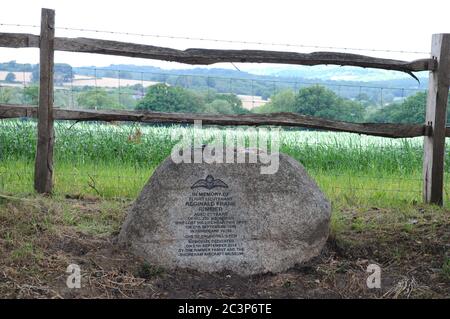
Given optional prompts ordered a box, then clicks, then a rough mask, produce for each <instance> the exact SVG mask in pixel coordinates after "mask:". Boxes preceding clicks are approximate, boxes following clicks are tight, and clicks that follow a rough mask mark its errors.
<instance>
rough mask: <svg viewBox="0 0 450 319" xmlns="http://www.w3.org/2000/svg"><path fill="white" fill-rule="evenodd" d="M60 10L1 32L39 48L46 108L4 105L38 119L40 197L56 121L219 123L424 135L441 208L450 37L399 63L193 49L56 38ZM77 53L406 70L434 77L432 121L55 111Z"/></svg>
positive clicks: (429, 192)
mask: <svg viewBox="0 0 450 319" xmlns="http://www.w3.org/2000/svg"><path fill="white" fill-rule="evenodd" d="M54 20H55V12H54V11H53V10H49V9H42V20H41V34H40V35H34V34H22V33H0V47H9V48H29V47H35V48H39V49H40V71H41V73H40V95H39V107H33V106H17V105H15V106H13V105H0V119H1V118H14V117H23V116H26V117H37V118H38V143H37V145H38V146H37V152H36V168H35V188H36V190H37V191H38V192H40V193H50V192H51V191H52V183H51V181H52V174H53V121H54V120H55V119H57V120H76V121H138V122H148V123H192V122H193V121H194V120H202V122H203V123H204V124H216V125H280V126H301V127H307V128H315V129H326V130H333V131H343V132H352V133H360V134H368V135H376V136H385V137H392V138H398V137H416V136H424V169H423V172H424V178H423V181H424V183H423V184H424V189H423V195H424V201H425V202H427V203H435V204H440V205H442V203H443V180H444V178H443V176H444V156H445V137H446V136H447V137H449V136H450V128H448V127H446V114H447V99H448V91H449V84H450V83H449V82H450V34H435V35H433V39H432V54H431V57H429V58H426V59H420V60H415V61H400V60H392V59H384V58H376V57H370V56H365V55H358V54H349V53H339V52H313V53H298V52H280V51H263V50H215V49H186V50H176V49H172V48H165V47H158V46H152V45H143V44H135V43H126V42H119V41H110V40H102V39H91V38H60V37H54V28H55V26H54ZM55 50H56V51H70V52H83V53H96V54H108V55H117V56H127V57H139V58H147V59H157V60H164V61H173V62H180V63H186V64H202V65H208V64H213V63H219V62H251V63H280V64H295V65H319V64H334V65H342V66H344V65H348V66H359V67H365V68H366V67H368V68H378V69H385V70H395V71H400V72H405V73H407V74H409V75H411V76H412V77H414V78H415V79H417V77H416V76H415V75H414V74H413V72H417V71H430V76H429V79H430V80H429V90H428V98H427V108H426V123H425V124H424V125H417V124H380V123H347V122H339V121H331V120H325V119H319V118H314V117H308V116H302V115H298V114H293V113H276V114H270V115H264V114H250V115H248V114H245V115H209V114H182V113H159V112H133V111H92V110H72V109H61V108H53V52H54V51H55Z"/></svg>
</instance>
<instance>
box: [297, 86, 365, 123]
mask: <svg viewBox="0 0 450 319" xmlns="http://www.w3.org/2000/svg"><path fill="white" fill-rule="evenodd" d="M293 109H294V112H296V113H299V114H303V115H310V116H315V117H320V118H325V119H331V120H338V121H348V122H360V121H362V120H363V116H364V108H363V107H362V106H361V105H360V104H359V103H357V102H353V101H350V100H348V99H344V98H341V97H339V96H338V95H337V94H336V93H334V92H333V91H331V90H329V89H327V88H325V87H323V86H320V85H313V86H310V87H307V88H302V89H300V90H299V92H298V94H297V95H296V97H295V103H294V107H293Z"/></svg>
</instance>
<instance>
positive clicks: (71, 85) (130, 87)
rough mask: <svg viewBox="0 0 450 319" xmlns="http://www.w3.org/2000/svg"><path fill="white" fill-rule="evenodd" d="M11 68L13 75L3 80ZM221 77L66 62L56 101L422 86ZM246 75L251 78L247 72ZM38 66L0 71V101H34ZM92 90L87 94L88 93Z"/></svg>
mask: <svg viewBox="0 0 450 319" xmlns="http://www.w3.org/2000/svg"><path fill="white" fill-rule="evenodd" d="M9 73H12V74H14V78H15V80H14V81H9V82H8V81H6V77H7V75H8V74H9ZM244 75H245V76H246V77H238V76H234V77H224V76H211V75H198V74H183V73H181V74H180V73H179V72H177V71H172V72H144V71H133V70H120V69H111V68H88V67H78V68H74V69H72V68H70V67H68V68H67V69H66V70H64V71H58V70H56V71H55V104H56V105H57V106H60V107H65V108H93V109H101V108H104V109H111V108H118V109H133V108H134V107H135V106H136V104H137V103H138V102H139V100H141V99H142V98H143V97H144V96H145V94H146V92H147V90H148V88H149V87H151V86H153V85H156V84H160V83H164V84H167V85H168V86H175V87H181V88H184V89H188V90H192V91H196V92H201V93H204V94H211V93H222V94H234V95H237V97H238V98H239V99H240V100H241V102H242V106H243V107H244V108H245V109H247V110H252V109H255V108H257V107H261V106H263V105H265V104H266V103H268V102H269V101H270V99H271V97H273V96H274V95H275V94H277V93H279V92H281V91H284V90H292V91H294V92H297V91H298V90H300V89H302V88H306V87H310V86H313V85H321V86H324V87H326V88H328V89H330V90H331V91H333V92H334V93H335V94H337V95H338V96H340V97H342V98H346V99H349V100H352V101H356V102H358V103H360V104H361V105H363V106H368V105H371V106H376V107H383V106H386V105H389V104H391V103H396V102H402V101H403V100H404V99H406V98H407V97H408V96H411V95H414V94H416V93H417V92H426V88H424V87H421V85H419V86H417V85H411V87H387V86H374V85H360V84H358V85H356V84H346V83H334V82H333V81H305V80H303V81H298V80H294V79H288V80H280V79H275V78H274V77H269V76H268V77H266V78H251V75H249V74H247V73H245V74H244ZM249 77H250V78H249ZM37 81H38V72H37V71H34V72H32V71H28V72H27V71H23V72H8V71H0V102H2V103H10V104H32V105H37V87H38V82H37ZM88 92H91V94H90V96H91V99H89V100H88V101H87V100H86V94H87V93H88Z"/></svg>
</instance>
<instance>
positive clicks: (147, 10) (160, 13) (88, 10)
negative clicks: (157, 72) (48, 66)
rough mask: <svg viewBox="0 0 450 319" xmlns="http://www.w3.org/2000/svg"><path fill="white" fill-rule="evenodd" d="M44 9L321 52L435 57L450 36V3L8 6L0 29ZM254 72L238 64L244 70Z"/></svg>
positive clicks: (5, 53) (75, 20) (109, 60)
mask: <svg viewBox="0 0 450 319" xmlns="http://www.w3.org/2000/svg"><path fill="white" fill-rule="evenodd" d="M43 7H45V8H52V9H55V10H56V26H57V27H72V28H85V29H98V30H110V31H119V32H131V33H145V34H160V35H171V36H183V37H184V36H186V37H198V38H214V39H225V40H238V41H262V42H277V43H280V42H281V43H290V44H303V45H318V46H335V47H356V48H368V49H390V50H408V51H425V52H429V51H430V42H431V34H432V33H440V32H450V19H449V15H450V1H448V0H427V1H411V0H409V1H394V0H387V1H386V0H376V1H375V0H373V1H362V0H359V1H358V0H339V1H324V0H309V1H300V0H297V1H285V0H276V1H274V0H271V1H265V0H257V1H248V0H247V1H244V0H226V1H225V0H224V1H212V0H209V1H207V0H201V1H200V0H189V1H186V0H185V1H183V0H158V1H149V0H147V1H137V0H127V1H116V0H95V1H94V0H76V1H73V0H72V1H69V0H13V1H6V0H3V1H2V8H1V10H0V23H13V24H27V25H29V24H31V25H39V23H40V9H41V8H43ZM0 30H1V32H28V33H36V34H37V33H38V32H39V29H38V28H18V27H10V26H0ZM56 35H57V36H71V37H77V36H80V37H97V38H105V39H117V40H121V41H130V42H140V43H146V44H152V45H160V46H170V47H174V48H180V49H184V48H187V47H210V48H234V49H266V50H295V51H299V52H310V51H318V50H319V49H307V48H287V47H279V46H267V45H265V46H255V45H245V44H228V43H220V42H205V41H184V40H176V39H162V38H154V37H133V36H121V35H109V34H101V33H86V32H68V31H64V30H61V29H57V31H56ZM321 50H322V51H324V50H323V49H321ZM354 53H360V54H367V55H372V56H381V57H393V58H398V59H403V60H411V59H415V58H420V57H425V56H426V55H424V54H422V55H417V54H400V53H396V54H388V53H381V52H370V51H368V52H354ZM0 55H1V58H0V61H2V62H3V61H9V60H17V61H18V62H24V63H25V62H28V63H37V61H38V51H37V50H36V49H0ZM56 62H65V63H70V64H71V65H75V66H87V65H97V66H100V65H109V64H119V63H133V64H146V65H158V66H164V67H180V65H177V64H175V63H166V64H161V63H158V62H156V61H151V60H143V59H132V58H121V57H112V56H101V55H91V54H81V53H77V54H74V53H63V52H57V54H56ZM181 66H182V65H181ZM219 66H221V67H222V66H223V65H219ZM255 66H257V65H255V64H253V65H249V64H247V65H241V64H239V67H240V68H244V69H246V68H248V67H255Z"/></svg>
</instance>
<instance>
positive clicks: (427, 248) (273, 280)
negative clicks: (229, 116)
mask: <svg viewBox="0 0 450 319" xmlns="http://www.w3.org/2000/svg"><path fill="white" fill-rule="evenodd" d="M232 130H234V129H232ZM35 132H36V124H35V122H34V121H26V120H24V121H22V120H3V121H1V122H0V194H1V195H0V255H1V256H2V257H3V258H2V260H1V261H0V268H1V269H2V271H1V272H0V296H2V297H16V298H24V297H32V298H42V297H50V298H60V297H62V298H83V297H106V298H127V297H146V298H179V297H188V298H207V297H217V298H232V297H244V298H252V297H260V298H298V297H314V298H323V297H332V298H348V297H371V298H430V297H431V298H442V297H447V298H448V297H449V296H450V254H449V242H450V238H449V234H450V210H449V204H448V202H449V201H450V196H449V190H450V180H449V178H448V177H446V182H445V186H446V194H445V197H446V206H445V207H443V208H438V207H435V206H427V205H423V204H421V169H422V139H420V138H415V139H401V140H394V139H385V138H376V137H366V136H359V135H355V134H346V133H330V132H316V131H314V132H313V131H304V130H303V131H302V130H282V131H281V132H280V140H281V151H282V152H284V153H287V154H289V155H291V156H293V157H294V158H296V159H297V160H299V161H300V162H301V163H302V164H303V165H304V166H305V167H306V169H307V170H308V172H309V173H310V174H311V175H312V176H313V177H314V178H315V179H316V181H317V182H318V184H319V186H320V187H321V188H322V190H323V191H324V192H325V193H326V195H327V196H328V198H329V199H330V200H331V202H332V206H333V215H332V223H331V235H330V238H329V240H328V243H327V245H326V247H325V249H324V251H323V252H322V254H321V255H320V256H319V257H317V258H316V259H314V260H313V261H311V262H309V263H307V264H302V265H298V267H295V268H293V269H291V270H289V271H287V272H285V273H282V274H277V275H275V274H266V275H261V276H252V277H248V278H244V277H239V276H236V275H234V274H229V273H219V274H212V275H205V274H200V273H198V272H195V271H175V272H172V271H166V270H164V269H159V268H156V267H153V266H152V265H149V264H147V263H145V262H144V261H142V260H140V259H138V258H135V257H133V256H130V255H129V254H128V253H127V252H126V251H123V250H121V249H118V247H117V246H116V245H115V240H116V239H115V238H116V235H117V233H118V231H119V229H120V225H121V223H122V221H123V219H124V217H125V214H126V211H127V209H128V208H129V207H130V205H131V204H132V200H133V199H134V198H135V197H136V195H137V194H138V193H139V191H140V189H141V188H142V186H143V185H144V183H145V182H146V181H147V180H148V178H149V176H150V175H151V174H152V172H153V170H154V169H155V168H156V167H157V165H158V164H159V163H160V162H161V161H162V160H163V159H164V158H165V157H166V156H168V155H169V154H170V151H171V148H172V146H173V145H174V144H175V143H176V140H172V139H171V135H172V134H174V133H178V134H181V133H183V134H188V135H189V134H192V128H191V127H180V126H148V125H119V124H97V123H92V124H86V123H77V124H74V123H73V122H70V123H64V122H59V123H57V125H56V144H55V194H53V196H52V197H51V198H48V197H43V196H38V195H36V194H34V193H33V167H34V162H33V161H34V148H35V136H36V133H35ZM224 133H225V131H224V130H222V129H219V128H215V127H213V128H208V129H205V130H203V131H202V133H201V134H202V140H203V142H208V141H209V140H211V138H212V137H214V136H215V134H219V135H222V134H224ZM239 134H244V135H245V136H252V134H255V133H254V131H253V132H251V131H248V130H243V131H242V132H241V133H239ZM264 134H267V133H264ZM448 142H449V141H447V143H448ZM448 146H450V145H448ZM449 167H450V156H448V154H447V156H446V176H448V175H449ZM69 263H77V264H80V265H82V271H83V284H82V285H83V286H82V289H81V290H79V291H74V290H69V289H67V288H66V286H65V278H66V274H65V269H66V267H67V265H68V264H69ZM370 263H377V264H379V265H380V266H381V267H382V271H383V273H382V275H383V277H382V278H383V279H382V289H378V290H370V289H368V288H367V287H366V283H365V278H366V277H367V273H366V272H365V269H366V267H367V265H368V264H370Z"/></svg>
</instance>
